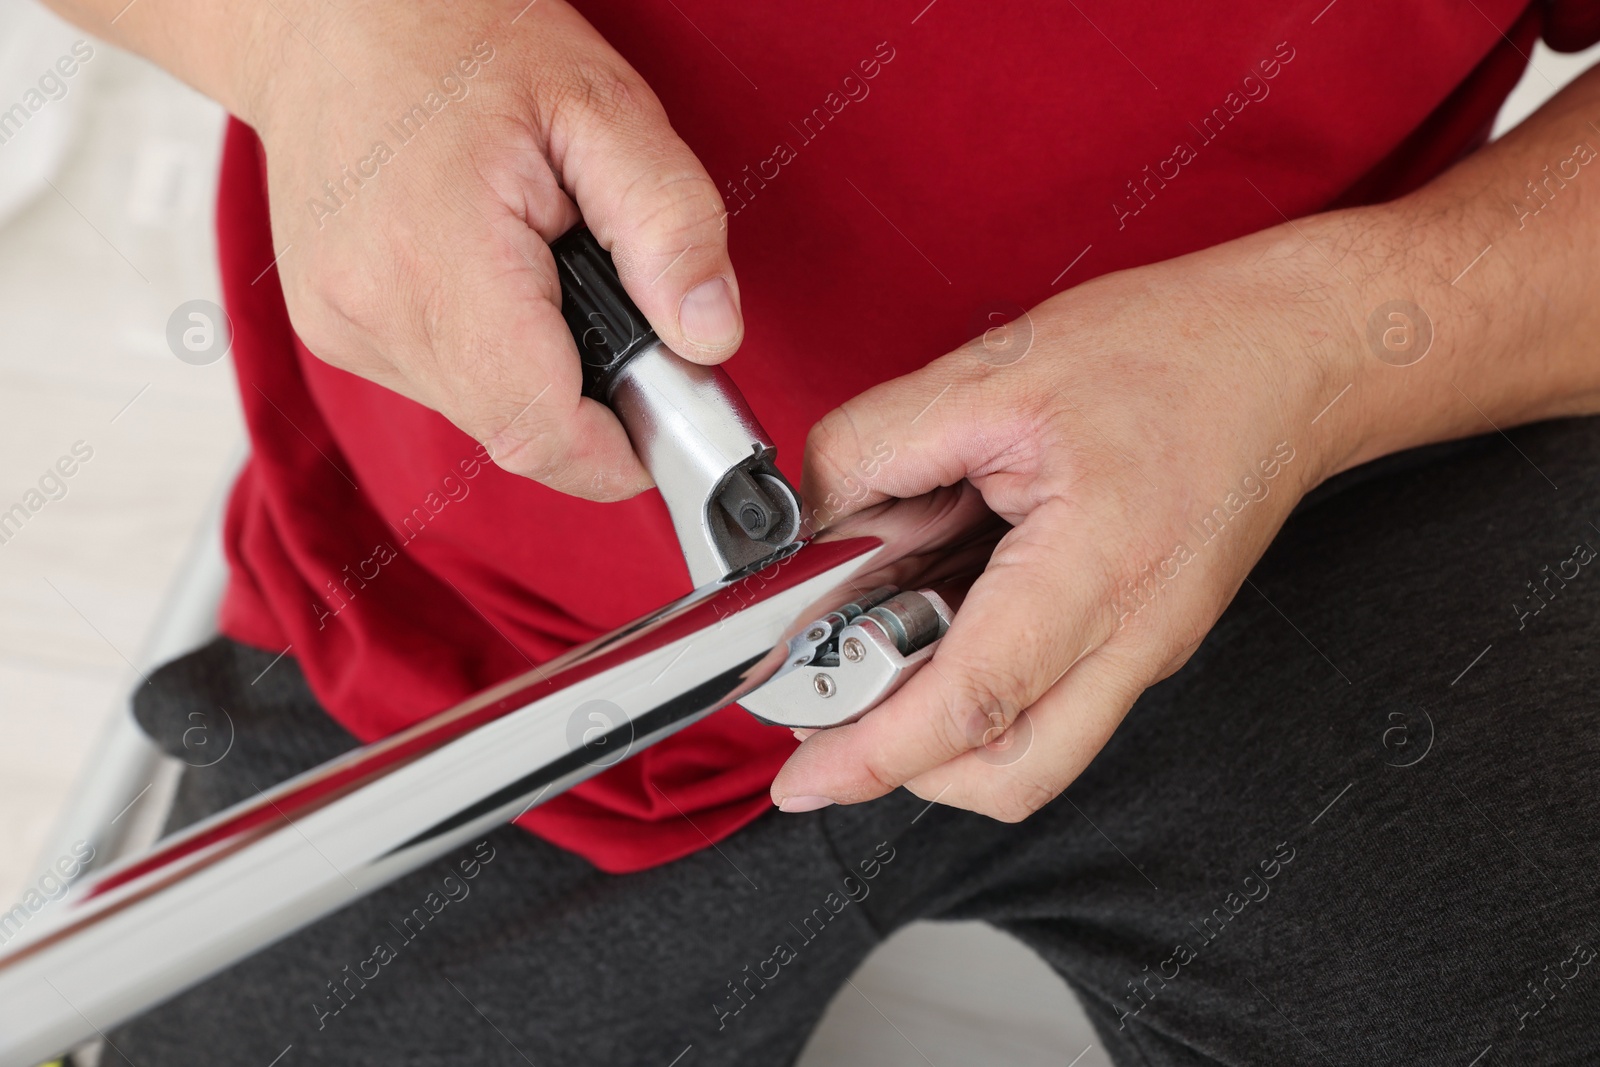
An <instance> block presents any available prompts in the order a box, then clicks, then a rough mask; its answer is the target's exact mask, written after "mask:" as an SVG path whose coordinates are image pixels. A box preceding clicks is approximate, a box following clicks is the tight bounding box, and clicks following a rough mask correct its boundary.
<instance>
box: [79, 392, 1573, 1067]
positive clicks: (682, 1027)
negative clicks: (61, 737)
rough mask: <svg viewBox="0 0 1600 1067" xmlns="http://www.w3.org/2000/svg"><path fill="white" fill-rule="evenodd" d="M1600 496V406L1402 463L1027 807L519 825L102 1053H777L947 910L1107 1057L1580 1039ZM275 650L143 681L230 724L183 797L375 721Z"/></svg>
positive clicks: (1263, 583) (1339, 1060) (910, 805)
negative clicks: (625, 828)
mask: <svg viewBox="0 0 1600 1067" xmlns="http://www.w3.org/2000/svg"><path fill="white" fill-rule="evenodd" d="M1513 444H1514V445H1515V447H1513ZM1597 524H1600V420H1594V419H1589V420H1575V421H1568V422H1560V423H1548V424H1543V425H1539V426H1535V427H1530V428H1526V429H1523V430H1519V431H1516V432H1514V433H1512V434H1511V436H1510V440H1508V439H1507V438H1505V437H1502V436H1498V435H1494V436H1488V437H1484V438H1479V439H1475V440H1473V441H1469V442H1463V443H1458V444H1456V445H1452V446H1445V447H1441V448H1435V449H1431V450H1422V451H1419V452H1415V453H1410V454H1407V455H1405V456H1401V457H1393V458H1391V459H1389V460H1385V461H1381V462H1380V463H1378V464H1374V465H1371V466H1369V467H1368V468H1363V469H1361V470H1358V471H1353V472H1350V473H1349V474H1347V475H1345V476H1343V477H1341V478H1340V479H1337V480H1335V482H1333V483H1330V484H1329V485H1327V486H1324V487H1323V488H1322V489H1321V490H1319V491H1318V492H1317V493H1316V494H1314V495H1313V497H1312V498H1310V499H1308V500H1307V501H1306V502H1305V503H1304V504H1303V505H1302V506H1301V508H1300V509H1299V510H1298V511H1297V512H1296V514H1295V515H1294V516H1293V517H1292V518H1291V520H1290V521H1289V523H1288V525H1287V526H1286V528H1285V529H1284V531H1283V533H1282V535H1281V536H1280V537H1279V538H1278V540H1277V541H1276V542H1275V543H1274V545H1273V547H1272V549H1271V551H1270V552H1269V553H1268V554H1267V556H1266V558H1265V559H1263V560H1262V562H1261V563H1260V565H1259V566H1258V567H1257V568H1256V570H1255V572H1254V573H1253V574H1252V576H1251V583H1252V584H1251V585H1247V586H1246V587H1245V588H1244V589H1243V590H1242V591H1241V592H1240V594H1239V596H1238V599H1237V601H1236V602H1235V603H1234V604H1233V605H1232V606H1231V607H1230V608H1229V609H1228V611H1227V613H1226V614H1225V615H1224V617H1223V618H1222V620H1221V621H1220V622H1219V624H1218V625H1217V626H1216V628H1215V629H1214V630H1213V632H1212V633H1211V635H1210V636H1209V637H1208V638H1207V639H1206V641H1205V642H1204V644H1203V646H1202V647H1201V649H1200V651H1199V652H1198V653H1197V654H1196V655H1195V657H1194V658H1193V660H1192V661H1191V662H1190V663H1189V664H1188V666H1186V667H1185V668H1184V669H1183V670H1182V671H1180V672H1179V673H1178V674H1177V675H1175V676H1174V677H1172V678H1171V679H1169V680H1167V681H1166V682H1163V683H1162V684H1160V685H1158V686H1156V687H1155V688H1153V689H1151V690H1150V691H1149V692H1148V693H1146V694H1145V696H1144V697H1143V698H1142V699H1141V700H1140V701H1139V703H1138V705H1137V706H1136V707H1135V708H1134V710H1133V712H1132V713H1131V714H1130V715H1129V716H1128V718H1127V721H1126V722H1125V723H1124V724H1123V726H1122V728H1121V729H1120V730H1119V731H1118V732H1117V734H1116V736H1115V737H1113V739H1112V740H1111V742H1110V744H1109V745H1107V746H1106V748H1105V750H1104V751H1103V752H1102V753H1101V754H1100V755H1099V757H1098V758H1096V760H1095V761H1094V763H1093V764H1092V765H1091V766H1090V767H1089V768H1088V770H1087V771H1085V773H1084V774H1083V775H1082V777H1080V778H1079V779H1078V781H1077V782H1076V783H1074V784H1073V786H1072V787H1071V788H1070V789H1069V790H1068V791H1067V792H1066V793H1065V794H1064V795H1063V796H1061V797H1060V798H1058V799H1057V800H1056V801H1055V802H1054V803H1052V804H1049V805H1047V806H1046V807H1045V808H1044V809H1043V810H1041V811H1040V812H1039V813H1038V814H1037V815H1035V816H1034V817H1033V818H1031V819H1029V820H1028V821H1026V822H1025V823H1022V824H1020V825H1016V826H1008V825H1003V824H1000V823H996V822H993V821H991V820H989V819H986V818H983V817H980V816H976V815H972V814H969V813H966V812H961V811H955V810H951V809H948V808H944V807H939V806H934V807H931V808H930V807H929V806H928V805H926V804H925V803H924V802H922V801H920V800H918V799H917V798H915V797H913V796H911V795H909V794H907V793H905V792H904V791H900V792H897V793H895V794H893V795H891V796H888V797H885V798H883V799H882V800H880V801H877V802H875V803H871V804H864V805H859V806H854V807H840V808H829V809H826V810H824V811H821V812H814V813H809V814H804V815H785V814H780V813H777V812H772V813H770V814H768V815H766V816H764V817H762V818H761V819H758V820H757V821H756V822H755V823H753V824H751V825H750V826H749V827H747V828H746V829H745V830H743V831H741V832H740V833H738V834H735V835H734V836H733V837H731V838H730V839H728V840H726V841H723V842H721V843H720V845H719V846H718V847H717V848H715V849H709V848H708V849H706V850H704V851H701V852H699V853H696V854H695V855H693V856H690V857H688V858H686V859H683V860H680V861H678V862H676V863H672V864H669V865H667V866H664V867H660V868H657V869H654V870H650V871H646V872H643V873H641V874H634V875H628V876H623V877H617V876H612V875H607V874H603V873H601V872H599V871H597V870H595V869H594V868H593V867H592V866H590V865H589V864H588V863H586V862H585V861H584V860H582V859H579V858H578V857H576V856H573V855H570V854H568V853H565V852H562V851H561V850H559V849H556V848H554V847H552V846H550V845H548V844H545V843H544V842H542V841H540V840H538V839H536V838H534V837H532V836H530V835H528V834H525V833H522V832H520V831H516V830H511V829H504V830H500V831H498V832H495V833H493V834H490V835H489V836H488V837H487V838H486V839H485V840H484V841H483V842H481V843H477V844H475V845H473V846H469V847H467V848H464V849H462V850H461V852H460V853H459V854H457V855H455V856H452V857H450V858H448V859H445V860H441V861H439V862H437V863H435V864H433V865H431V866H429V867H427V868H425V869H423V870H420V871H417V872H416V873H414V874H412V875H410V876H409V877H406V878H404V879H402V880H400V881H399V882H397V883H395V884H393V885H391V886H390V887H388V888H386V889H384V890H382V891H380V892H378V893H377V894H375V895H373V896H371V897H369V898H367V899H366V900H363V901H360V902H358V903H356V904H354V905H351V906H350V907H348V908H346V909H345V910H343V911H341V912H339V913H338V914H336V915H334V916H331V917H330V918H327V919H325V920H323V921H321V922H319V923H317V924H316V925H314V926H312V927H311V928H309V929H307V930H306V931H304V932H302V933H300V934H298V935H296V936H294V937H292V938H290V939H288V940H287V941H285V942H283V943H281V944H279V945H277V946H275V947H273V948H270V949H268V950H267V951H265V952H263V953H261V954H260V955H258V956H256V957H255V958H253V959H251V960H249V961H246V962H244V963H242V964H240V965H238V966H236V967H234V968H233V969H231V970H230V971H228V972H226V973H224V974H222V975H220V976H219V977H217V978H214V979H212V980H210V981H208V982H206V983H204V984H203V985H201V986H199V987H198V988H196V989H194V990H192V991H190V992H188V993H186V994H184V995H182V996H180V997H178V998H176V999H175V1000H173V1001H171V1002H170V1003H168V1004H166V1005H165V1006H163V1007H161V1008H158V1009H157V1010H155V1011H153V1012H151V1013H150V1014H149V1015H147V1016H145V1017H144V1018H142V1019H139V1020H137V1021H135V1022H133V1023H131V1024H129V1025H127V1026H124V1027H121V1028H120V1029H118V1030H117V1031H115V1032H114V1033H113V1034H112V1035H111V1038H112V1041H113V1042H114V1043H115V1046H116V1047H117V1049H119V1050H120V1051H121V1052H122V1053H124V1054H125V1055H126V1056H127V1057H128V1058H129V1059H130V1060H131V1061H132V1062H133V1063H136V1064H138V1065H139V1067H178V1065H182V1064H216V1063H227V1064H257V1065H263V1067H264V1065H265V1064H267V1063H269V1062H270V1061H272V1060H273V1058H274V1057H275V1056H277V1055H278V1054H279V1053H280V1052H281V1051H282V1050H283V1049H284V1048H285V1047H286V1046H287V1045H290V1044H292V1045H293V1046H294V1048H293V1051H292V1052H291V1053H290V1057H292V1062H290V1063H288V1064H287V1067H294V1065H296V1064H304V1063H330V1064H355V1063H358V1064H366V1063H386V1064H415V1065H436V1064H460V1063H475V1064H490V1063H493V1064H507V1065H521V1064H524V1063H526V1062H532V1063H534V1064H539V1065H541V1067H544V1065H549V1064H579V1065H596V1064H657V1065H662V1067H664V1065H666V1064H668V1063H670V1062H672V1061H673V1058H674V1057H675V1056H677V1055H678V1054H679V1053H680V1052H682V1051H683V1050H684V1048H685V1046H688V1045H691V1044H692V1045H693V1049H692V1050H691V1051H690V1053H689V1054H688V1056H686V1057H685V1059H684V1060H683V1061H682V1063H681V1067H705V1065H709V1064H734V1063H739V1064H756V1063H762V1064H765V1063H773V1064H778V1063H788V1062H790V1061H792V1060H793V1059H794V1057H795V1056H796V1055H797V1054H798V1052H799V1050H800V1048H801V1046H802V1044H803V1043H804V1041H805V1039H806V1036H807V1034H808V1032H809V1031H810V1029H811V1027H812V1026H813V1025H814V1024H815V1023H816V1021H817V1019H818V1018H819V1016H820V1014H821V1012H822V1010H823V1008H824V1007H825V1006H826V1004H827V1003H828V1000H829V998H830V996H831V995H832V994H833V993H834V991H835V990H836V989H837V988H838V987H839V986H840V985H841V984H842V983H843V982H844V979H845V978H846V976H848V975H849V974H850V973H851V971H852V969H853V968H854V967H855V966H856V965H857V964H858V963H860V961H861V960H862V958H863V957H864V956H865V955H866V954H867V953H868V952H869V951H870V950H871V949H872V948H873V946H874V945H876V944H877V943H878V942H880V941H881V940H883V939H884V938H885V937H886V936H887V935H888V934H889V933H891V932H892V931H894V930H895V929H896V928H897V927H899V926H901V925H903V924H905V923H908V922H910V921H912V920H913V919H917V918H924V917H929V918H978V919H985V920H988V921H989V922H992V923H994V924H996V925H998V926H1000V927H1003V928H1004V929H1006V930H1008V931H1010V932H1011V933H1013V934H1015V935H1016V936H1018V937H1019V938H1021V939H1022V940H1023V941H1025V942H1026V943H1027V944H1029V945H1031V946H1032V947H1033V948H1034V949H1035V950H1036V951H1037V952H1038V953H1039V954H1040V955H1041V956H1042V957H1043V958H1044V959H1045V960H1046V961H1047V962H1048V963H1049V964H1050V965H1051V966H1052V967H1054V968H1055V969H1056V970H1057V971H1058V972H1059V973H1060V974H1061V975H1062V977H1063V978H1065V979H1066V981H1067V982H1068V983H1070V984H1071V986H1072V987H1073V988H1074V989H1075V990H1076V991H1077V993H1078V994H1079V996H1080V997H1081V998H1082V1000H1083V1002H1084V1004H1085V1006H1086V1007H1087V1009H1088V1011H1089V1013H1090V1015H1091V1017H1092V1018H1093V1019H1094V1021H1095V1024H1096V1026H1097V1028H1098V1029H1099V1030H1100V1033H1101V1036H1102V1038H1103V1039H1104V1042H1105V1044H1106V1046H1107V1047H1109V1048H1110V1049H1111V1051H1112V1054H1113V1055H1114V1057H1115V1058H1116V1059H1117V1061H1118V1062H1119V1063H1124V1064H1149V1065H1157V1064H1159V1065H1168V1064H1246V1063H1249V1064H1285V1063H1319V1064H1341V1065H1342V1064H1372V1063H1404V1064H1441V1065H1450V1067H1468V1065H1469V1064H1475V1065H1477V1067H1489V1065H1493V1064H1518V1065H1526V1064H1557V1063H1560V1064H1574V1065H1577V1064H1583V1065H1586V1067H1590V1065H1593V1064H1596V1063H1600V959H1597V958H1596V950H1597V948H1600V914H1597V909H1596V888H1597V877H1600V708H1597V701H1600V696H1597V694H1600V565H1597V564H1596V561H1595V560H1596V553H1595V550H1596V549H1600V527H1597ZM1530 583H1531V584H1530ZM271 658H272V655H271V654H270V653H263V652H259V651H256V650H254V649H250V648H246V647H243V646H241V645H238V644H234V643H232V642H228V641H218V642H217V643H215V644H213V645H211V646H209V647H208V648H205V649H203V650H201V651H199V652H197V653H195V654H194V655H192V656H189V657H187V658H185V659H182V660H179V661H178V662H176V663H173V664H171V665H169V666H167V667H166V668H164V669H163V670H162V671H160V672H159V673H158V674H157V675H156V676H155V678H154V684H153V686H150V687H146V688H145V689H144V691H143V692H142V693H141V695H140V698H139V702H138V713H139V715H140V719H141V722H143V723H144V724H145V727H146V729H147V730H149V731H150V732H151V734H152V735H153V736H155V737H157V738H158V739H159V740H161V741H162V742H163V743H164V744H166V745H167V746H168V747H169V748H171V749H173V750H174V751H181V735H182V732H183V730H184V729H185V728H186V727H187V726H188V725H190V723H191V720H189V719H188V715H189V713H190V712H191V711H194V710H200V711H202V712H204V713H208V712H209V711H210V709H211V708H212V707H215V706H216V705H217V704H222V705H223V706H225V707H227V708H228V709H229V711H230V713H231V714H232V716H233V719H234V722H235V727H236V735H237V739H236V741H235V745H234V750H233V751H232V752H231V753H230V754H229V756H228V758H227V759H225V760H223V761H222V762H220V763H219V764H217V765H216V766H214V767H211V768H208V769H205V770H193V771H190V772H188V773H187V775H186V777H185V779H184V782H183V786H182V789H181V792H180V797H179V803H178V807H177V810H176V812H175V814H174V817H173V824H174V825H181V824H183V823H186V822H189V821H192V820H194V819H196V818H199V817H200V816H202V815H204V814H207V813H209V812H211V811H214V810H216V809H218V808H220V807H222V806H223V805H225V804H228V803H231V802H233V801H236V800H239V799H242V798H244V797H246V796H250V795H252V794H253V793H254V792H255V790H256V788H257V787H264V786H267V785H269V784H270V783H272V782H276V781H278V780H281V779H283V778H284V777H286V776H288V775H290V774H293V773H295V772H297V771H300V770H303V769H305V768H306V767H309V766H311V765H313V764H314V763H316V762H318V761H321V760H323V759H326V758H329V757H331V756H333V755H335V754H336V753H338V752H340V751H342V750H344V749H345V748H348V747H349V746H350V745H352V744H353V742H352V740H351V738H350V737H349V736H348V735H346V734H345V733H344V732H343V731H342V730H341V729H340V728H339V727H337V726H336V725H334V724H333V722H332V721H331V720H329V719H328V718H327V717H326V716H325V715H324V714H323V713H322V712H321V711H320V709H319V708H318V707H317V704H316V702H315V700H314V699H313V698H312V696H311V694H310V692H309V691H308V690H307V688H306V686H305V683H304V681H303V679H302V678H301V676H300V674H299V673H298V671H297V670H296V669H295V667H294V665H293V663H292V662H290V661H288V660H285V661H284V662H282V663H279V664H278V665H277V666H276V667H274V668H273V669H272V670H271V671H269V672H268V673H267V675H266V676H265V677H264V678H263V679H262V680H261V681H260V682H259V683H258V684H255V685H251V684H250V683H251V680H252V679H254V678H255V677H256V676H257V675H258V674H260V672H261V671H262V670H263V669H264V668H265V667H266V666H267V664H268V663H269V662H270V661H271ZM430 895H431V900H432V901H433V902H434V904H431V905H428V906H424V905H425V902H428V901H429V900H430ZM441 901H442V904H439V903H438V902H441ZM419 915H420V917H419ZM952 965H958V963H957V962H956V961H953V963H952ZM1485 1050H1487V1051H1485ZM1076 1051H1077V1050H1070V1049H1063V1050H1062V1052H1063V1057H1062V1062H1063V1063H1065V1062H1066V1060H1067V1059H1069V1058H1070V1057H1071V1055H1072V1054H1074V1053H1075V1052H1076ZM1480 1056H1481V1058H1479V1059H1475V1057H1480ZM109 1062H112V1063H115V1062H117V1059H116V1056H115V1055H114V1054H113V1055H112V1056H111V1057H110V1060H109Z"/></svg>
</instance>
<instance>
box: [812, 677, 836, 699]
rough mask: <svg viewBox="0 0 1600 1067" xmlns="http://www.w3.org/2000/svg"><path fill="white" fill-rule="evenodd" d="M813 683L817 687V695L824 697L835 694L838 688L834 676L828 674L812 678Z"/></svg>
mask: <svg viewBox="0 0 1600 1067" xmlns="http://www.w3.org/2000/svg"><path fill="white" fill-rule="evenodd" d="M811 684H812V686H813V687H814V688H815V689H816V691H817V695H818V696H819V697H824V698H826V697H831V696H833V694H834V692H835V691H836V689H837V688H838V687H837V686H835V685H834V684H833V678H832V677H831V676H830V675H826V674H819V675H817V676H816V677H815V678H813V679H811Z"/></svg>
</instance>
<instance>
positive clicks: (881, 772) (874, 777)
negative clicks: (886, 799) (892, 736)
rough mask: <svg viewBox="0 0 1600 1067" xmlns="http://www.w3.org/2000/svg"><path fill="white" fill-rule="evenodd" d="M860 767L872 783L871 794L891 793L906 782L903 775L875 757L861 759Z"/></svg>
mask: <svg viewBox="0 0 1600 1067" xmlns="http://www.w3.org/2000/svg"><path fill="white" fill-rule="evenodd" d="M862 769H863V770H865V771H866V772H867V778H868V780H869V781H870V782H871V783H872V787H873V790H874V791H873V794H872V795H873V796H882V795H884V794H885V793H892V792H894V791H895V790H896V789H898V788H900V787H901V786H902V785H904V784H905V783H906V776H905V775H903V774H898V773H896V772H895V771H894V770H893V769H892V768H890V767H889V766H888V765H886V764H885V763H883V762H882V760H880V759H878V758H876V757H868V758H867V759H866V760H865V761H863V763H862Z"/></svg>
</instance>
